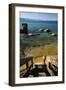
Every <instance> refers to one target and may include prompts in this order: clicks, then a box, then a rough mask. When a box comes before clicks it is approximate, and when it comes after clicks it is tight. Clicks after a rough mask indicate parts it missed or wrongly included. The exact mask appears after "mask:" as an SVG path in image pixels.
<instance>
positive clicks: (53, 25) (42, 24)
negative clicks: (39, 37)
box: [20, 18, 58, 33]
mask: <svg viewBox="0 0 66 90" xmlns="http://www.w3.org/2000/svg"><path fill="white" fill-rule="evenodd" d="M22 23H27V24H28V31H29V32H38V30H39V29H41V28H48V29H50V30H51V31H52V32H56V33H57V31H58V22H57V21H36V20H29V19H23V18H20V27H21V24H22Z"/></svg>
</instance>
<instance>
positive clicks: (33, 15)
mask: <svg viewBox="0 0 66 90" xmlns="http://www.w3.org/2000/svg"><path fill="white" fill-rule="evenodd" d="M20 18H25V19H32V20H44V21H46V20H47V21H56V20H57V19H58V15H57V13H38V12H20Z"/></svg>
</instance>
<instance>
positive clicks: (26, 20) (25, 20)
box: [20, 18, 57, 22]
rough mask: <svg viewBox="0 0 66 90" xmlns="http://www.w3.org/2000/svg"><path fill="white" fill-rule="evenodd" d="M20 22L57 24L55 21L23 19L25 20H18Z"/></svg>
mask: <svg viewBox="0 0 66 90" xmlns="http://www.w3.org/2000/svg"><path fill="white" fill-rule="evenodd" d="M20 22H57V21H44V20H35V19H34V20H33V19H27V18H26V19H25V18H20Z"/></svg>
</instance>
